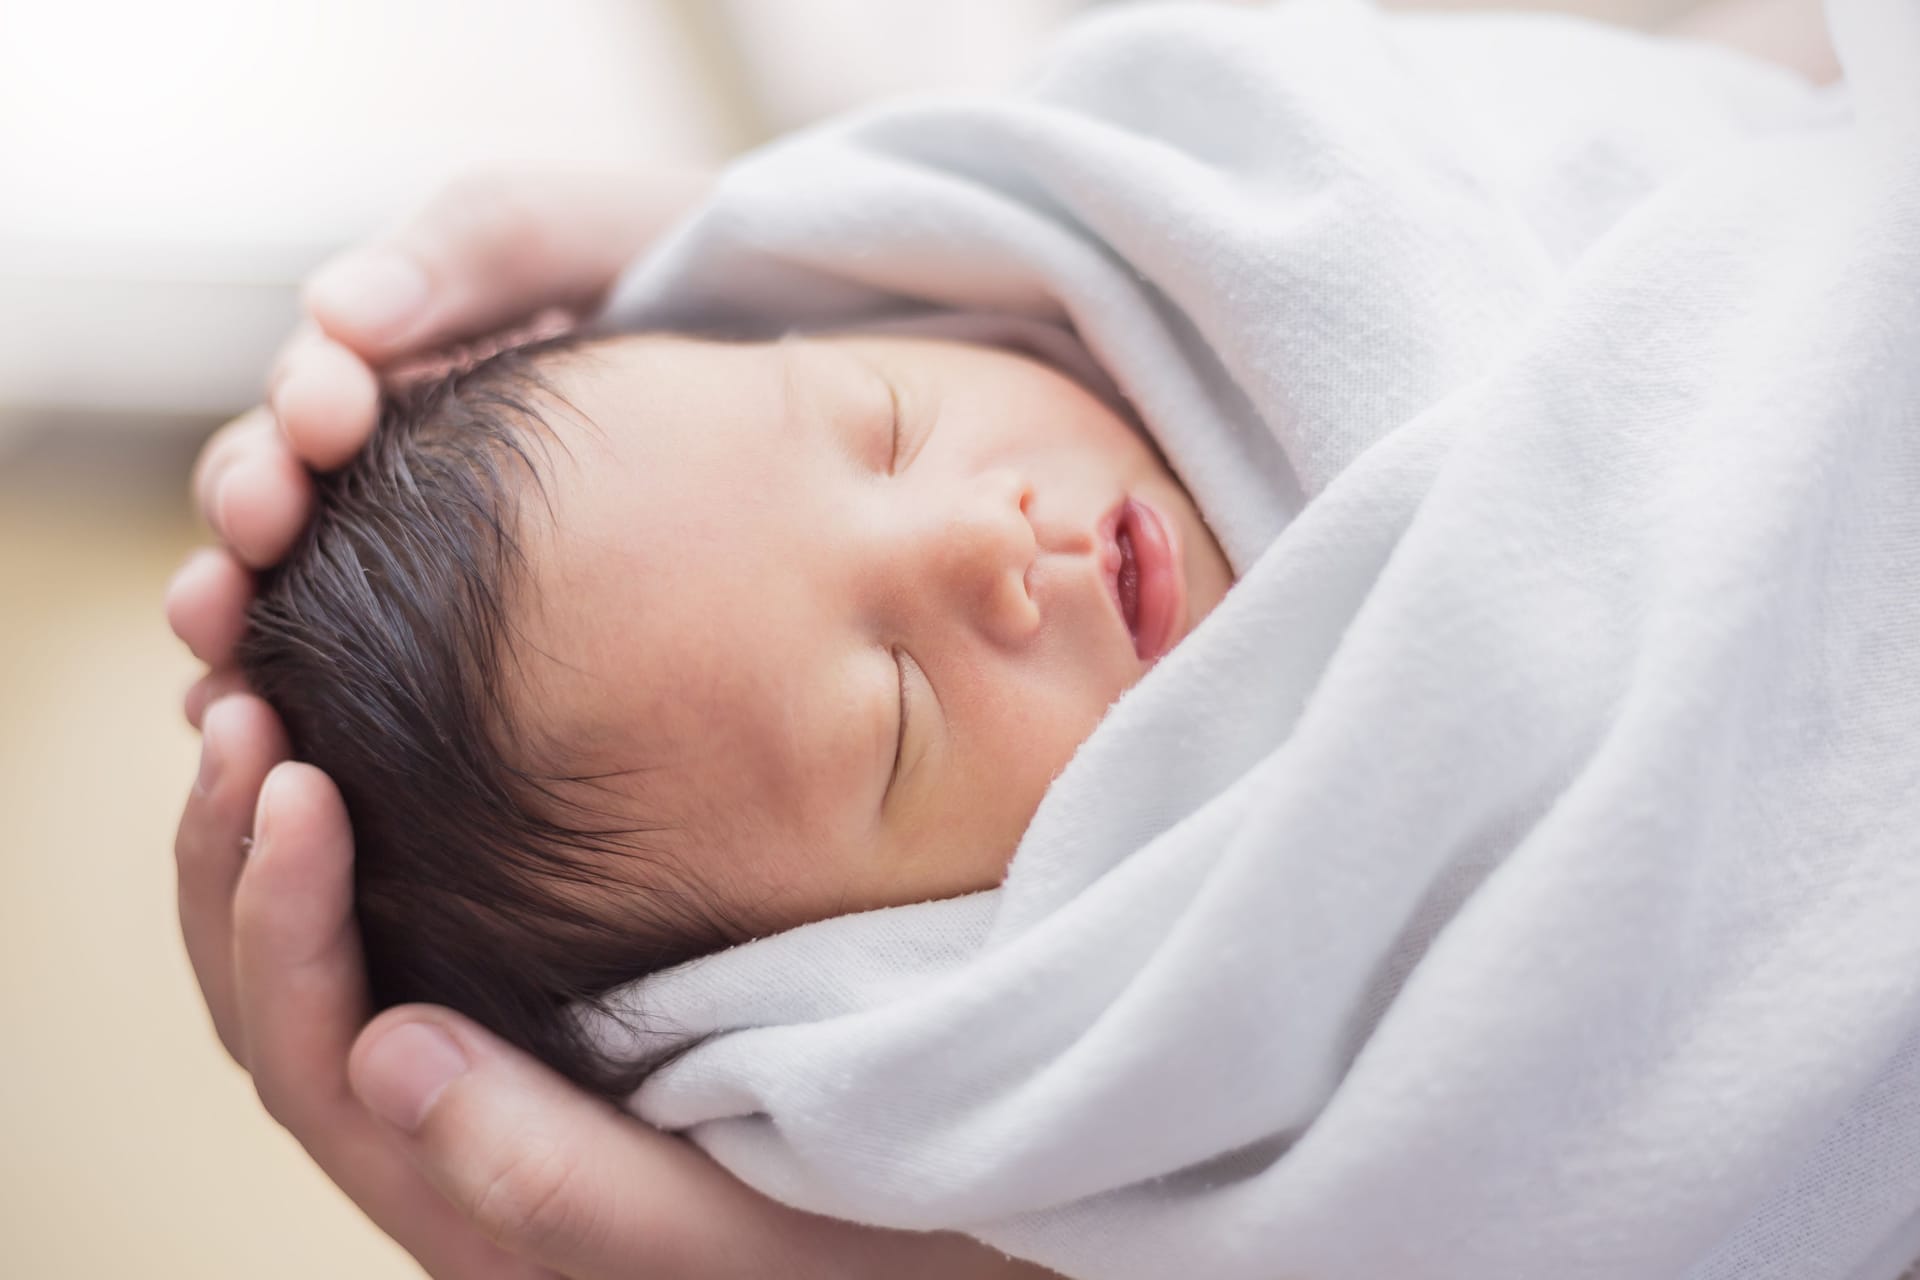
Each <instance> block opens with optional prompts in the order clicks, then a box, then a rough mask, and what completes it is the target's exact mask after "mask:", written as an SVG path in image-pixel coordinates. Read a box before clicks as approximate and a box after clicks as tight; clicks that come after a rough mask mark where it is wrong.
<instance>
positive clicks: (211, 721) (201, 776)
mask: <svg viewBox="0 0 1920 1280" xmlns="http://www.w3.org/2000/svg"><path fill="white" fill-rule="evenodd" d="M218 707H219V704H217V703H216V704H215V705H214V706H211V707H208V708H207V711H206V715H205V716H204V717H203V718H202V719H201V721H200V724H201V726H202V727H201V731H200V772H199V773H198V774H196V775H195V776H194V779H193V794H195V795H197V796H207V795H212V794H213V788H214V786H215V785H216V784H217V783H218V782H219V781H220V770H221V767H222V766H223V765H224V764H225V763H226V762H225V761H224V760H222V759H221V758H220V756H221V753H220V744H219V741H218V735H217V734H215V732H214V725H215V723H216V721H217V717H216V716H215V715H214V712H215V711H216V710H218ZM176 776H177V775H176Z"/></svg>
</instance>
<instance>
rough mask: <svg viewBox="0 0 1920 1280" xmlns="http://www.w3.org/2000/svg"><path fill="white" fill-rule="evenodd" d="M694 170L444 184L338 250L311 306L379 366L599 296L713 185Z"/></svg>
mask: <svg viewBox="0 0 1920 1280" xmlns="http://www.w3.org/2000/svg"><path fill="white" fill-rule="evenodd" d="M705 185H706V179H705V178H704V177H703V176H700V175H695V174H683V173H672V174H644V175H643V174H638V173H635V174H621V175H612V174H589V173H540V172H534V171H527V172H520V173H501V174H493V175H487V176H478V177H472V178H467V179H464V180H461V181H458V182H455V183H453V184H452V185H450V186H448V187H447V188H445V189H444V190H443V191H442V192H441V193H440V194H439V195H438V196H436V197H434V198H433V199H432V200H431V201H429V202H428V204H427V205H426V207H425V208H423V209H422V210H420V212H418V213H417V214H415V215H414V216H413V217H411V218H410V219H408V220H407V221H406V222H405V223H404V224H403V225H402V226H401V227H400V228H399V230H398V231H397V232H395V233H393V234H392V235H390V236H388V237H386V238H385V239H384V240H381V241H379V242H376V243H375V244H373V245H370V246H366V247H362V248H356V249H351V250H349V251H347V252H346V253H344V254H342V255H341V256H339V257H337V258H334V259H333V260H331V261H329V262H328V263H326V264H325V265H323V266H322V267H321V268H320V269H319V270H318V271H316V272H315V273H314V275H313V277H312V278H311V279H310V280H309V281H308V283H307V287H306V294H305V300H306V307H307V310H308V311H309V312H310V313H311V314H312V316H313V318H314V320H315V321H316V322H317V323H318V324H319V326H320V328H321V329H322V330H324V331H325V332H326V334H327V336H328V337H330V338H333V339H334V340H335V341H337V342H339V343H341V344H342V345H344V346H345V347H347V348H348V349H349V350H350V351H352V352H353V353H354V354H355V355H357V356H359V357H360V358H361V359H363V360H365V361H367V362H368V363H370V364H374V365H383V364H387V363H390V362H392V361H394V360H396V359H399V358H401V357H403V356H408V355H414V354H417V353H420V352H423V351H431V350H433V349H435V348H438V347H442V346H445V345H447V344H449V343H453V342H459V341H462V340H465V339H468V338H474V337H479V336H482V335H485V334H489V333H492V332H495V331H496V330H499V329H502V328H505V327H507V326H510V325H514V324H517V323H519V322H520V321H522V320H525V319H526V318H527V317H528V316H531V315H533V314H535V313H537V312H539V311H542V310H546V309H548V308H561V309H566V310H573V311H584V310H587V309H590V308H591V307H593V306H594V305H595V304H596V303H597V302H598V300H599V299H600V297H601V296H602V295H603V294H604V293H605V292H606V290H607V289H608V287H609V286H611V284H612V283H613V280H614V278H615V277H616V276H617V275H618V274H619V272H620V270H621V268H622V267H624V266H625V265H626V264H627V262H628V261H629V260H630V259H631V258H632V257H633V256H634V255H635V254H636V253H638V252H639V251H640V249H641V248H643V247H644V246H645V245H646V244H647V243H648V242H649V241H650V240H651V239H652V238H653V237H654V236H655V235H656V234H657V233H658V232H659V231H660V229H661V228H662V227H663V226H664V225H665V224H666V223H667V222H668V221H669V220H671V219H672V218H673V217H675V216H677V215H678V214H679V213H680V212H681V211H682V210H683V209H685V208H686V207H687V206H689V205H690V204H691V203H692V202H693V200H694V199H696V198H697V196H698V194H699V193H700V192H701V191H703V190H704V189H705Z"/></svg>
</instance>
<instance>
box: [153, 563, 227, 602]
mask: <svg viewBox="0 0 1920 1280" xmlns="http://www.w3.org/2000/svg"><path fill="white" fill-rule="evenodd" d="M217 554H218V552H215V551H213V550H211V549H209V548H207V547H201V548H200V549H199V550H198V551H195V552H194V553H193V554H191V555H189V556H188V557H187V558H186V559H185V560H184V561H182V562H181V565H180V567H179V568H178V569H175V570H174V571H173V576H172V577H171V578H168V579H167V589H166V592H165V593H164V594H163V595H162V596H161V597H160V608H161V609H162V610H163V611H164V612H166V613H168V614H172V612H173V604H174V597H175V596H177V595H179V594H180V590H181V588H182V587H183V586H185V584H186V583H187V582H188V581H190V580H191V579H192V578H193V576H194V575H195V574H197V573H200V572H202V570H201V566H202V565H204V564H206V563H207V561H208V560H209V559H211V558H213V557H214V556H216V555H217Z"/></svg>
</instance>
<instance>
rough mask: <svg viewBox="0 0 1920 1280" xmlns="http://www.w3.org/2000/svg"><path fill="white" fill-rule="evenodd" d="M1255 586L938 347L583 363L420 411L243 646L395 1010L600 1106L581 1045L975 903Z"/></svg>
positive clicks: (431, 393)
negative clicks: (1176, 651)
mask: <svg viewBox="0 0 1920 1280" xmlns="http://www.w3.org/2000/svg"><path fill="white" fill-rule="evenodd" d="M1231 581H1232V575H1231V572H1230V570H1229V568H1228V566H1227V563H1226V559H1225V557H1224V556H1223V554H1222V553H1221V551H1220V548H1219V547H1218V545H1217V544H1216V543H1215V541H1214V539H1213V537H1212V535H1211V534H1210V533H1209V532H1208V530H1207V527H1206V525H1205V523H1204V522H1203V521H1202V519H1201V517H1200V515H1199V513H1198V512H1197V511H1196V510H1195V507H1194V504H1193V502H1192V500H1191V499H1190V498H1189V497H1188V495H1187V493H1186V491H1185V490H1184V489H1183V488H1182V487H1181V485H1180V484H1179V482H1178V481H1177V480H1176V479H1175V478H1174V476H1173V475H1172V474H1171V472H1170V471H1169V470H1168V469H1167V466H1166V464H1165V463H1164V462H1163V461H1162V460H1161V458H1160V457H1159V455H1158V454H1157V452H1156V451H1155V450H1154V448H1153V447H1152V446H1151V444H1150V443H1149V442H1148V441H1147V439H1146V437H1145V436H1144V435H1143V434H1142V433H1141V432H1140V431H1139V429H1138V428H1137V427H1136V426H1134V425H1133V424H1132V423H1130V422H1129V421H1128V420H1127V419H1126V417H1124V416H1123V413H1122V411H1121V410H1120V409H1119V408H1118V407H1117V406H1114V405H1110V404H1108V403H1106V402H1105V401H1104V399H1103V398H1102V397H1101V396H1099V395H1096V394H1094V393H1093V392H1091V391H1089V390H1088V389H1086V388H1083V387H1082V386H1081V385H1079V384H1078V383H1076V382H1075V381H1073V380H1072V379H1070V378H1069V377H1068V376H1066V375H1065V374H1063V373H1061V372H1057V371H1055V370H1054V369H1052V368H1050V367H1047V366H1046V365H1043V364H1041V363H1038V362H1037V361H1035V360H1033V359H1031V358H1028V357H1026V356H1023V355H1017V354H1014V353H1012V352H1010V351H1005V350H998V349H993V348H989V347H984V346H976V345H969V344H963V343H959V342H952V341H938V340H930V339H926V338H902V337H886V336H865V335H858V334H853V335H834V336H827V337H818V338H798V337H790V338H785V339H782V340H779V341H776V342H770V343H756V344H746V343H720V342H711V341H695V340H691V339H687V338H680V337H673V336H615V337H598V338H593V339H580V338H566V339H561V340H559V341H557V342H548V343H544V344H539V345H536V346H532V347H526V348H520V349H509V350H508V351H505V352H503V353H501V354H499V355H496V356H493V357H492V358H490V359H488V360H486V361H484V362H482V363H480V364H479V365H478V366H476V367H473V368H471V369H468V370H465V371H457V372H453V373H451V374H448V375H446V376H445V377H443V378H441V379H440V380H438V381H435V382H431V383H428V384H425V385H420V386H416V387H414V388H412V389H411V390H410V391H409V392H407V393H406V394H405V395H404V396H402V397H400V398H399V399H398V400H396V401H395V402H394V403H392V404H391V405H390V406H389V407H388V409H387V411H386V413H385V416H384V418H383V420H382V422H381V424H380V427H379V429H378V432H377V434H376V436H375V438H374V441H373V443H372V445H371V447H370V448H369V449H368V450H367V451H366V453H365V454H363V455H362V456H361V457H360V458H359V459H357V460H356V461H355V462H354V463H353V464H352V466H351V467H350V468H348V469H347V470H346V471H344V472H342V473H339V474H337V475H335V476H332V477H329V478H327V479H326V480H325V481H324V482H323V485H322V496H321V502H320V511H319V516H318V518H317V519H316V521H315V522H314V524H313V526H312V528H311V529H310V530H309V532H308V534H307V536H306V538H305V540H304V542H303V543H302V544H301V546H300V547H299V548H298V549H297V550H296V551H295V553H294V554H293V555H292V556H291V557H290V558H289V559H288V561H287V562H286V564H285V565H284V566H283V567H282V568H280V569H279V570H278V571H276V572H275V573H274V574H273V575H272V577H271V579H270V581H269V582H268V583H267V584H266V585H265V587H264V589H263V591H262V593H261V595H260V598H259V600H258V602H257V604H256V606H255V608H254V613H253V618H252V623H253V627H252V633H251V635H250V636H249V638H248V640H247V642H246V644H245V646H244V651H243V652H244V661H245V663H246V666H247V670H248V672H249V676H250V678H251V680H252V681H253V682H254V685H255V687H256V688H258V689H259V690H260V691H261V692H262V694H263V695H264V696H266V697H267V698H268V699H269V700H271V701H272V702H273V703H274V705H275V706H276V707H278V708H279V709H280V711H281V714H282V716H283V717H284V718H285V720H286V723H287V726H288V729H289V731H290V734H291V736H292V740H293V742H294V744H295V749H296V751H297V752H298V753H299V754H300V755H301V756H302V758H304V759H307V760H309V761H311V762H313V763H314V764H317V765H319V766H320V767H322V768H324V769H325V770H326V771H327V772H328V773H329V774H330V775H331V776H332V777H333V778H334V779H335V780H336V781H337V782H338V783H339V785H340V787H341V791H342V794H343V795H344V797H345V799H346V802H347V805H348V808H349V810H350V812H351V813H352V815H353V821H354V829H355V831H356V833H357V837H358V844H357V851H356V864H355V867H356V898H357V900H358V903H359V907H360V919H361V927H362V931H363V935H364V941H365V945H366V952H367V957H368V966H369V979H370V981H371V984H372V986H373V989H374V991H375V994H376V998H377V999H379V1000H380V1001H381V1002H382V1003H397V1002H402V1001H414V1000H420V1001H432V1002H436V1003H441V1004H446V1005H450V1006H452V1007H454V1008H457V1009H460V1010H462V1011H463V1012H466V1013H468V1014H470V1015H471V1016H473V1017H475V1018H476V1019H478V1020H479V1021H481V1022H482V1023H484V1024H486V1025H488V1026H489V1027H491V1028H493V1029H494V1030H495V1031H497V1032H499V1033H500V1034H502V1035H503V1036H505V1037H507V1038H508V1039H510V1040H512V1041H514V1042H515V1043H517V1044H520V1045H522V1046H525V1047H526V1048H528V1049H530V1050H531V1051H533V1052H535V1053H538V1054H540V1055H542V1056H543V1057H545V1058H546V1059H547V1060H548V1061H549V1062H551V1063H552V1064H553V1065H555V1066H556V1067H558V1068H559V1069H561V1070H562V1071H564V1072H565V1073H566V1074H567V1075H569V1076H570V1077H572V1078H573V1079H575V1080H578V1081H581V1082H583V1083H587V1084H589V1085H591V1086H593V1087H595V1088H598V1089H600V1090H602V1091H604V1092H606V1093H608V1094H609V1095H610V1096H615V1095H619V1094H622V1093H624V1092H626V1091H628V1090H630V1089H631V1088H632V1087H633V1085H634V1083H635V1072H634V1070H633V1068H632V1065H631V1064H625V1065H623V1064H620V1063H614V1062H608V1061H605V1060H603V1059H602V1057H601V1056H600V1055H599V1054H598V1053H597V1052H596V1051H595V1049H594V1048H593V1046H592V1045H590V1044H589V1043H588V1042H587V1040H586V1039H585V1038H584V1037H583V1036H582V1035H581V1034H580V1033H579V1031H578V1029H577V1028H578V1022H577V1019H576V1017H575V1016H574V1012H573V1011H572V1010H573V1006H575V1005H577V1004H581V1003H591V1002H593V1001H594V1000H595V999H596V998H597V997H598V996H600V995H601V994H602V993H604V992H605V991H607V990H608V989H609V988H611V987H613V986H615V985H616V984H619V983H622V982H626V981H628V980H631V979H635V978H638V977H641V976H643V975H645V974H647V973H650V972H652V971H654V970H657V969H659V968H662V967H665V966H668V965H672V964H675V963H677V962H679V961H682V960H686V959H688V958H691V957H694V956H698V955H702V954H705V953H707V952H711V951H715V950H719V949H721V948H723V947H726V946H728V945H730V944H733V943H737V942H741V941H744V940H747V939H750V938H754V937H758V936H762V935H766V934H771V933H775V932H779V931H781V930H783V929H788V928H791V927H793V926H795V925H799V924H803V923H806V922H808V921H814V920H820V919H823V918H826V917H829V916H834V915H839V914H844V913H848V912H855V911H864V910H869V909H872V908H876V907H883V906H892V905H899V904H903V903H910V902H918V901H923V900H927V899H933V898H940V897H946V896H951V895H954V894H961V893H966V892H969V891H972V890H978V889H985V888H990V887H992V886H993V885H995V884H997V883H999V881H1000V879H1001V878H1002V876H1003V874H1004V872H1005V870H1006V867H1007V862H1008V859H1009V858H1010V857H1011V856H1012V854H1013V851H1014V848H1015V846H1016V845H1017V844H1018V843H1019V840H1020V837H1021V834H1022V832H1023V831H1024V830H1025V828H1026V826H1027V823H1028V821H1029V819H1030V818H1031V817H1032V816H1033V813H1034V810H1035V808H1036V807H1037V806H1038V804H1039V802H1040V798H1041V795H1042V793H1043V792H1044V791H1045V790H1046V788H1047V785H1048V783H1049V781H1050V780H1051V779H1052V778H1053V777H1054V776H1055V775H1056V774H1057V773H1058V772H1059V771H1060V769H1061V768H1062V767H1063V766H1064V765H1065V764H1066V762H1067V760H1068V758H1069V757H1071V756H1072V755H1073V753H1074V751H1075V749H1076V748H1077V747H1078V746H1079V745H1080V743H1081V742H1082V741H1083V740H1084V739H1085V738H1086V737H1087V736H1088V734H1089V733H1091V732H1092V730H1093V728H1094V726H1095V725H1096V724H1097V723H1098V722H1099V720H1100V719H1101V717H1102V715H1103V714H1104V713H1105V711H1106V710H1107V708H1108V707H1109V706H1110V705H1111V704H1112V703H1113V702H1114V700H1115V699H1116V698H1118V697H1119V696H1120V695H1121V694H1122V693H1124V692H1125V691H1126V690H1127V689H1128V688H1129V687H1130V686H1132V685H1133V684H1134V683H1135V682H1136V681H1138V680H1139V679H1140V677H1141V676H1142V675H1143V674H1144V673H1145V672H1146V671H1147V669H1148V668H1150V667H1151V666H1153V664H1154V663H1155V662H1156V661H1158V660H1159V659H1160V658H1161V657H1162V656H1163V655H1164V654H1165V653H1166V652H1167V651H1168V650H1169V649H1171V648H1172V647H1173V646H1174V645H1175V644H1177V643H1178V642H1179V641H1180V640H1181V639H1182V638H1183V637H1184V636H1185V635H1186V634H1187V633H1188V632H1189V631H1190V630H1192V628H1193V626H1194V625H1195V623H1197V622H1198V621H1199V620H1200V619H1201V618H1202V617H1204V616H1205V615H1206V614H1207V613H1208V612H1209V611H1210V610H1211V609H1212V608H1213V607H1214V605H1215V604H1216V603H1218V602H1219V600H1220V598H1221V597H1222V595H1223V594H1224V593H1225V592H1226V590H1227V588H1228V585H1229V584H1230V582H1231Z"/></svg>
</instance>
